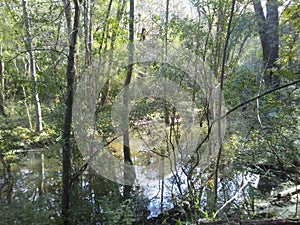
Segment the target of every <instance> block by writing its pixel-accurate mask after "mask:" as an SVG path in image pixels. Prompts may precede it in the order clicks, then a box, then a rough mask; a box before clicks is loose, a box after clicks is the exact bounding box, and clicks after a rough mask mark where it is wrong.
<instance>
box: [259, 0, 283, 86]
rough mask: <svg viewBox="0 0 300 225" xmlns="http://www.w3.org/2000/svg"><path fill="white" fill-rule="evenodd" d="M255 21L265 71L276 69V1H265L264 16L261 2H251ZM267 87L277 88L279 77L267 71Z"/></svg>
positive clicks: (277, 20) (277, 22) (277, 52)
mask: <svg viewBox="0 0 300 225" xmlns="http://www.w3.org/2000/svg"><path fill="white" fill-rule="evenodd" d="M253 5H254V10H255V14H256V19H257V26H258V33H259V37H260V41H261V46H262V50H263V61H264V68H265V70H268V69H271V68H277V67H278V65H277V64H276V60H277V58H278V56H279V31H278V29H279V19H278V0H267V4H266V15H265V14H264V10H263V7H262V3H261V0H253ZM264 80H265V83H266V84H267V85H268V86H279V77H278V76H277V75H274V73H273V72H271V71H267V72H266V73H265V77H264Z"/></svg>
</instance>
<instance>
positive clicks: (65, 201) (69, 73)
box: [62, 0, 80, 225]
mask: <svg viewBox="0 0 300 225" xmlns="http://www.w3.org/2000/svg"><path fill="white" fill-rule="evenodd" d="M64 3H65V15H66V19H67V24H68V26H71V20H70V15H71V7H70V4H71V2H70V1H69V0H66V1H64ZM73 3H74V6H75V13H74V21H73V28H71V27H68V30H69V31H71V32H70V33H69V35H70V37H69V53H68V64H67V70H66V78H67V93H66V95H67V96H66V111H65V118H64V127H63V134H62V135H63V141H64V143H63V150H62V158H63V162H62V163H63V174H62V219H63V225H68V224H70V223H69V218H68V217H69V207H70V177H71V150H72V146H71V126H72V107H73V95H74V81H75V72H76V71H75V54H76V42H77V34H78V26H79V15H80V11H79V4H78V1H77V0H73Z"/></svg>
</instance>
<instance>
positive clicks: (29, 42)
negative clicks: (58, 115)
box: [22, 0, 43, 132]
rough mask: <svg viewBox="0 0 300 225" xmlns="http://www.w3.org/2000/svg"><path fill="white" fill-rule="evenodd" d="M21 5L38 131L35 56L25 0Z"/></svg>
mask: <svg viewBox="0 0 300 225" xmlns="http://www.w3.org/2000/svg"><path fill="white" fill-rule="evenodd" d="M22 5H23V16H24V22H25V29H26V41H25V45H26V50H27V52H28V53H29V64H30V65H29V66H30V74H31V77H32V83H33V87H32V96H33V98H34V105H35V131H36V132H39V131H41V130H42V129H43V124H42V111H41V103H40V99H39V94H38V91H37V77H36V70H35V69H36V68H35V58H34V52H33V50H32V49H33V48H32V37H31V34H30V27H29V19H28V12H27V2H26V0H22Z"/></svg>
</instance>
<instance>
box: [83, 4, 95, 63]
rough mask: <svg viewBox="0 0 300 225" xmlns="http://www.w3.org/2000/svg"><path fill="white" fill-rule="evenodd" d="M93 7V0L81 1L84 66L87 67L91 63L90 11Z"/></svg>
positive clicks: (91, 34)
mask: <svg viewBox="0 0 300 225" xmlns="http://www.w3.org/2000/svg"><path fill="white" fill-rule="evenodd" d="M93 7H94V1H93V0H85V1H84V2H83V8H84V13H83V16H84V19H83V21H84V41H85V66H86V67H88V66H90V65H91V64H92V40H93V33H92V12H93Z"/></svg>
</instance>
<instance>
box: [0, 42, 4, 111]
mask: <svg viewBox="0 0 300 225" xmlns="http://www.w3.org/2000/svg"><path fill="white" fill-rule="evenodd" d="M3 73H4V62H3V56H2V43H0V115H2V116H4V115H5V111H4V76H3Z"/></svg>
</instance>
